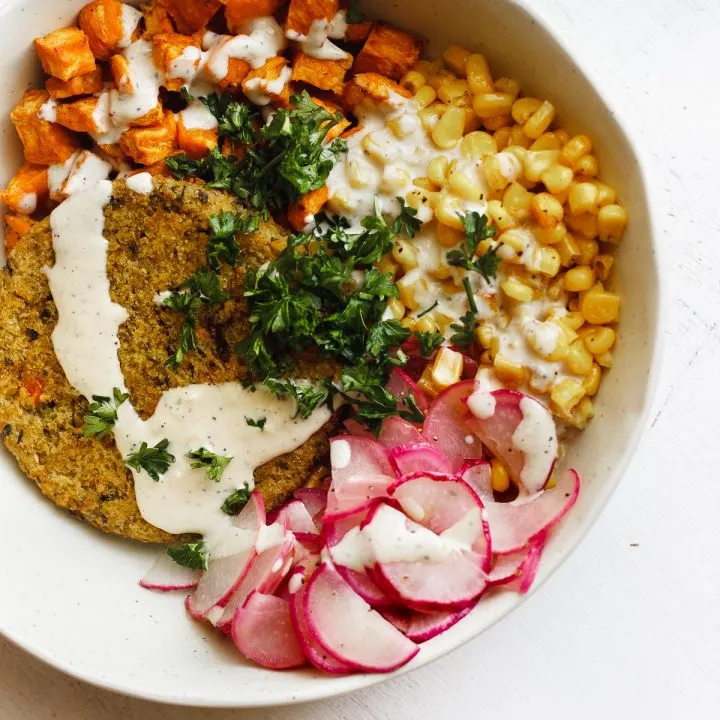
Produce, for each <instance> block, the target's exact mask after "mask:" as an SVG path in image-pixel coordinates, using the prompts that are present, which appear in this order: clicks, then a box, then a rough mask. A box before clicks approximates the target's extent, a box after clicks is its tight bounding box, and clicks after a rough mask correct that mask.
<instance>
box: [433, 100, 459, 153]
mask: <svg viewBox="0 0 720 720" xmlns="http://www.w3.org/2000/svg"><path fill="white" fill-rule="evenodd" d="M464 129H465V112H464V111H463V109H462V108H459V107H455V106H454V105H450V106H449V107H448V108H447V109H446V110H445V112H444V113H443V114H442V116H441V117H440V119H439V120H438V121H437V124H436V125H435V127H434V128H433V129H432V139H433V142H434V143H435V144H436V145H437V146H438V147H439V148H441V149H443V150H449V149H450V148H454V147H455V146H456V145H457V144H458V142H459V140H460V138H461V137H462V136H463V131H464Z"/></svg>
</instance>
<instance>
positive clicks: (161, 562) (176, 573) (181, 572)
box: [140, 550, 202, 592]
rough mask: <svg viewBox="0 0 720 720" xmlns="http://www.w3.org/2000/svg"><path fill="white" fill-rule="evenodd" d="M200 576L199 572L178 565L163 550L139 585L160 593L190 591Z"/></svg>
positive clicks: (200, 572)
mask: <svg viewBox="0 0 720 720" xmlns="http://www.w3.org/2000/svg"><path fill="white" fill-rule="evenodd" d="M201 574H202V571H201V570H191V569H190V568H186V567H183V566H182V565H178V564H177V563H176V562H175V561H174V560H173V559H172V558H171V557H170V556H169V555H168V554H167V552H166V551H164V550H163V552H161V553H160V555H158V558H157V560H156V561H155V564H154V565H153V566H152V567H151V568H150V569H149V570H148V571H147V573H145V577H144V578H143V579H142V580H141V581H140V585H142V587H144V588H147V589H148V590H160V591H161V592H170V591H173V590H192V589H193V588H194V587H196V586H197V584H198V581H199V580H200V575H201Z"/></svg>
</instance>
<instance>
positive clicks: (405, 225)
mask: <svg viewBox="0 0 720 720" xmlns="http://www.w3.org/2000/svg"><path fill="white" fill-rule="evenodd" d="M397 201H398V202H399V203H400V214H399V215H398V216H397V217H396V218H395V222H394V223H393V226H392V229H393V232H394V233H395V234H396V235H399V234H401V233H402V234H404V235H407V236H408V237H411V238H414V237H415V233H417V231H418V230H420V228H421V227H422V223H421V222H420V221H419V220H418V219H417V210H415V208H411V207H410V206H409V205H406V204H405V200H404V199H403V198H401V197H399V198H397Z"/></svg>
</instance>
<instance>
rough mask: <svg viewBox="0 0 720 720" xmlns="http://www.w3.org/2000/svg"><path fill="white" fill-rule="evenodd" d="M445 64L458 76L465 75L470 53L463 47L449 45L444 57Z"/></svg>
mask: <svg viewBox="0 0 720 720" xmlns="http://www.w3.org/2000/svg"><path fill="white" fill-rule="evenodd" d="M442 57H443V60H444V61H445V64H446V65H447V66H448V67H449V68H450V69H451V70H452V71H453V72H454V73H455V74H456V75H462V76H464V75H465V63H467V59H468V58H469V57H470V51H469V50H466V49H465V48H464V47H462V46H461V45H448V47H447V48H446V50H445V52H444V53H443V55H442Z"/></svg>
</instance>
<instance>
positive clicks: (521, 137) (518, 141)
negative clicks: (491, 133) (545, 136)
mask: <svg viewBox="0 0 720 720" xmlns="http://www.w3.org/2000/svg"><path fill="white" fill-rule="evenodd" d="M531 143H532V140H531V139H530V138H529V137H528V136H527V135H526V134H525V131H524V130H523V129H522V125H513V126H512V127H511V128H510V142H509V143H508V145H516V146H517V147H522V148H529V147H530V144H531Z"/></svg>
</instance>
